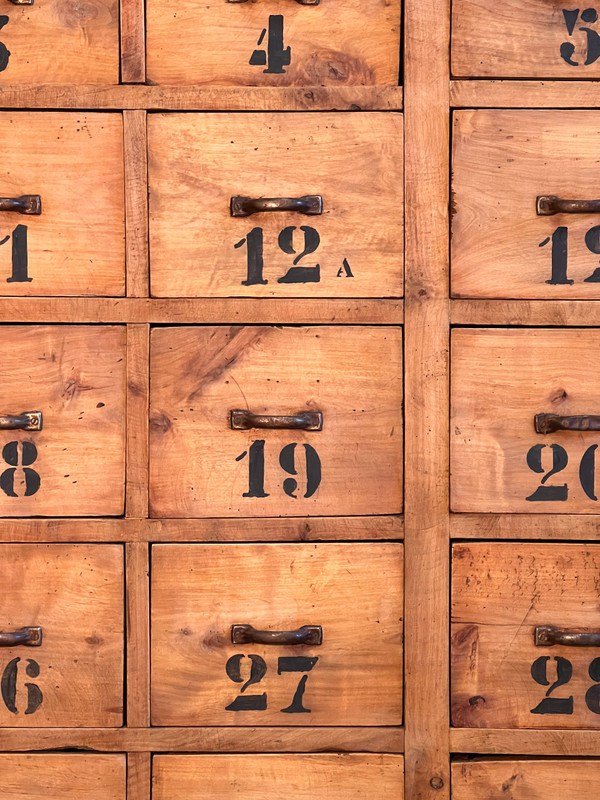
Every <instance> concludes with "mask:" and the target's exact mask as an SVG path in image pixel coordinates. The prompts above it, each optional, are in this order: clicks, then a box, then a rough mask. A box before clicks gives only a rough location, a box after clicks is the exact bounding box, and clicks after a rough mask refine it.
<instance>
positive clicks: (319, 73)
mask: <svg viewBox="0 0 600 800" xmlns="http://www.w3.org/2000/svg"><path fill="white" fill-rule="evenodd" d="M146 16H147V28H148V32H147V74H148V79H149V80H150V81H151V82H152V83H157V84H167V85H180V84H217V85H218V84H224V85H227V84H230V85H231V84H233V85H242V86H243V85H251V86H258V85H266V86H298V85H300V86H323V85H325V86H337V85H352V84H357V85H365V84H367V85H372V84H397V83H398V71H399V58H400V0H387V2H385V3H383V2H380V1H379V0H367V1H366V2H362V3H361V2H359V0H346V2H340V0H321V2H320V3H318V4H316V5H302V4H301V3H294V5H291V4H290V3H287V2H285V1H284V0H270V1H269V2H265V3H243V2H236V3H233V2H232V3H228V4H225V3H217V2H206V0H203V1H202V2H201V1H200V0H184V1H183V2H182V3H180V4H179V6H178V7H177V13H173V14H167V13H165V9H164V6H163V5H162V4H161V2H160V0H147V2H146ZM277 17H282V19H281V20H277V19H276V18H277ZM280 26H282V32H283V48H285V49H287V48H289V50H287V53H286V51H285V50H284V52H283V53H282V52H281V50H282V45H281V33H280V34H279V36H278V31H279V28H280ZM263 37H264V40H263ZM270 39H272V41H269V40H270ZM257 50H258V51H259V52H260V51H262V52H263V53H264V56H263V62H264V63H263V64H257V63H256V62H257V60H259V61H260V56H259V57H258V59H257V58H256V57H254V58H253V59H252V60H253V61H254V62H255V64H250V59H251V58H252V57H253V55H254V53H255V51H257ZM286 56H287V57H286ZM281 61H283V64H282V65H281ZM286 62H287V63H286Z"/></svg>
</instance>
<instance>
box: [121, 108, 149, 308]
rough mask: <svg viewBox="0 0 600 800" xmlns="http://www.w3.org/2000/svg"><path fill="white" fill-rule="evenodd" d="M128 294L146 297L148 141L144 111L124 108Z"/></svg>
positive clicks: (147, 278) (147, 282)
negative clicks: (125, 109)
mask: <svg viewBox="0 0 600 800" xmlns="http://www.w3.org/2000/svg"><path fill="white" fill-rule="evenodd" d="M123 135H124V148H125V153H124V157H125V211H126V214H125V220H126V226H127V228H126V237H125V238H126V247H127V253H126V263H127V295H128V297H148V294H149V284H150V275H149V263H148V143H147V140H146V112H145V111H140V110H138V111H124V112H123Z"/></svg>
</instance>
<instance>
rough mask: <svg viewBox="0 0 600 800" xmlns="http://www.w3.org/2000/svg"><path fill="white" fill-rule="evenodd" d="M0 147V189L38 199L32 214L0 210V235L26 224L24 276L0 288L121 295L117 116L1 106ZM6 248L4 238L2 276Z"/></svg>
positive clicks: (7, 265)
mask: <svg viewBox="0 0 600 800" xmlns="http://www.w3.org/2000/svg"><path fill="white" fill-rule="evenodd" d="M43 5H44V4H43V3H40V7H41V6H43ZM36 7H37V6H36ZM23 13H26V12H23ZM3 32H4V31H3ZM3 32H2V33H3ZM0 151H1V152H2V163H1V165H0V192H1V194H2V196H4V197H19V196H21V195H24V194H37V195H40V196H41V198H42V213H41V215H40V216H21V215H18V214H11V213H2V214H0V242H1V241H3V240H4V239H5V238H6V237H7V236H11V237H12V236H13V235H14V234H13V231H14V228H15V227H16V225H18V224H21V225H26V227H27V239H28V248H27V250H28V258H29V269H28V275H29V277H30V278H31V281H30V282H25V283H15V282H13V283H9V282H8V281H7V280H0V295H122V294H124V280H125V269H124V267H125V252H124V246H125V245H124V207H123V191H124V189H123V187H124V182H123V122H122V118H121V115H120V114H88V113H84V112H79V113H60V112H46V113H36V112H27V111H24V112H18V113H17V112H13V111H4V112H1V113H0ZM11 254H12V244H11V243H4V246H2V247H0V274H2V275H3V276H4V278H10V277H11V274H12V265H11Z"/></svg>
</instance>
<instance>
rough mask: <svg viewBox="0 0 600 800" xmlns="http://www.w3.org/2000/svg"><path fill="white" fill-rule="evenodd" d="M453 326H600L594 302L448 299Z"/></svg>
mask: <svg viewBox="0 0 600 800" xmlns="http://www.w3.org/2000/svg"><path fill="white" fill-rule="evenodd" d="M450 321H451V323H452V324H453V325H507V326H509V325H531V326H535V327H545V326H547V325H548V326H554V325H564V326H566V327H568V326H575V327H596V326H598V325H600V302H599V301H598V300H463V299H460V300H458V299H457V300H452V301H451V303H450Z"/></svg>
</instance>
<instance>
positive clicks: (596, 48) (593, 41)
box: [560, 8, 600, 67]
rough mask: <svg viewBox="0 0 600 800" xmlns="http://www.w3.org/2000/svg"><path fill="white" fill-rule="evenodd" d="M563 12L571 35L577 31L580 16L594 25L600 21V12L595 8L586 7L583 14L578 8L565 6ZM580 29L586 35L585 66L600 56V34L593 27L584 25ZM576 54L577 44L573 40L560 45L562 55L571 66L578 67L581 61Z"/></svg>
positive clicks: (583, 20)
mask: <svg viewBox="0 0 600 800" xmlns="http://www.w3.org/2000/svg"><path fill="white" fill-rule="evenodd" d="M562 12H563V17H564V21H565V26H566V28H567V33H568V34H569V36H573V33H574V32H575V25H577V22H578V20H579V19H580V18H581V21H582V22H584V23H587V24H588V25H593V24H594V23H595V22H597V21H598V12H597V11H596V9H595V8H585V9H584V10H583V11H582V12H581V14H580V13H579V9H578V8H575V9H573V10H569V9H566V8H563V10H562ZM579 30H580V31H581V32H582V33H585V35H586V45H587V47H586V55H585V61H584V62H583V63H584V65H585V66H588V65H589V64H593V63H594V62H595V61H597V60H598V59H599V58H600V36H599V35H598V34H597V33H596V31H594V30H592V29H591V28H586V27H582V28H579ZM574 55H575V45H574V44H573V42H563V43H562V44H561V46H560V57H561V58H562V60H563V61H565V62H566V63H567V64H569V65H570V66H571V67H578V66H579V65H580V63H581V62H580V61H576V60H575V59H574V58H573V56H574Z"/></svg>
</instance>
